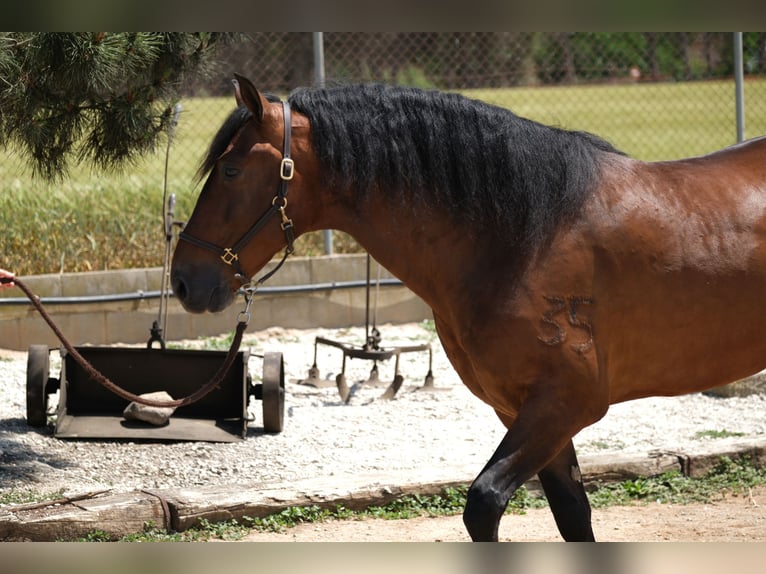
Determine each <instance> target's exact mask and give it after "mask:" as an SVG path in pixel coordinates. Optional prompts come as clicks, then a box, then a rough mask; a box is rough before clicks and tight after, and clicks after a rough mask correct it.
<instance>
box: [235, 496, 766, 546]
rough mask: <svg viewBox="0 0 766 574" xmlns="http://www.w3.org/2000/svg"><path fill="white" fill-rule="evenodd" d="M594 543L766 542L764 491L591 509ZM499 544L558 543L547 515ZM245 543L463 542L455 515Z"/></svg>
mask: <svg viewBox="0 0 766 574" xmlns="http://www.w3.org/2000/svg"><path fill="white" fill-rule="evenodd" d="M593 530H594V532H595V534H596V538H597V539H598V540H601V541H611V542H622V541H624V542H662V541H673V542H682V541H688V542H735V541H736V542H746V541H759V542H762V541H764V540H766V487H757V488H754V489H753V490H752V492H750V493H748V494H745V495H739V496H736V495H726V496H724V497H723V498H722V499H721V500H718V501H715V502H712V503H710V504H689V505H670V504H656V503H650V504H645V505H636V506H629V507H628V506H622V507H611V508H603V509H596V510H594V511H593ZM500 539H501V540H504V541H509V540H512V541H516V542H544V541H560V540H561V537H560V536H559V534H558V531H557V530H556V525H555V523H554V521H553V517H552V515H551V513H550V510H548V509H547V508H543V509H535V510H530V511H528V512H527V513H526V514H524V515H511V516H506V517H504V519H503V521H502V523H501V525H500ZM245 541H249V542H277V541H284V542H292V541H295V542H331V541H332V542H435V541H441V542H459V541H468V535H467V534H466V531H465V528H464V527H463V523H462V519H461V517H460V516H450V517H442V518H414V519H410V520H344V521H329V522H323V523H318V524H304V525H300V526H297V527H295V528H291V529H289V530H287V531H286V532H284V533H253V534H251V535H249V536H248V537H246V538H245Z"/></svg>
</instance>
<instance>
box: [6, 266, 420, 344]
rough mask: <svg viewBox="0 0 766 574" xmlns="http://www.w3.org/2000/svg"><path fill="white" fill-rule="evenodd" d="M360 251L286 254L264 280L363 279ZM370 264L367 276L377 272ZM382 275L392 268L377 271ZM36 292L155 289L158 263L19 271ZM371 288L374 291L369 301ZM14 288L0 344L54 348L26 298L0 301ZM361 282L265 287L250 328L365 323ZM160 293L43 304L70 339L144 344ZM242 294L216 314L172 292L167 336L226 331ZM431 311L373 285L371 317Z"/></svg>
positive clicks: (16, 293) (407, 295) (410, 317)
mask: <svg viewBox="0 0 766 574" xmlns="http://www.w3.org/2000/svg"><path fill="white" fill-rule="evenodd" d="M366 261H367V259H366V255H363V254H362V255H332V256H324V257H291V258H289V259H288V260H287V261H286V262H285V265H284V266H283V267H282V269H280V270H279V271H278V272H277V274H276V275H274V277H272V278H271V279H270V280H269V281H268V283H267V286H268V287H273V286H284V285H308V284H317V283H330V282H344V281H355V280H357V281H364V280H365V278H366ZM376 266H377V264H376V263H375V262H373V264H372V278H373V280H374V279H375V278H376V277H377V267H376ZM380 276H381V278H390V277H391V275H390V274H389V273H388V272H387V271H385V270H382V271H381V275H380ZM23 279H24V281H25V283H26V284H27V285H28V286H29V287H30V288H31V289H32V291H33V292H35V293H36V294H37V295H38V296H40V297H43V298H45V297H72V296H96V295H106V294H120V293H137V292H150V291H158V290H159V289H160V286H161V281H162V269H161V268H152V269H128V270H120V271H98V272H92V273H65V274H60V275H36V276H32V277H23ZM374 295H375V290H374V289H373V292H372V297H373V299H372V301H373V303H374ZM23 297H24V293H23V292H22V291H21V290H19V289H6V290H4V291H2V292H1V294H0V348H4V349H15V350H20V351H23V350H27V349H28V348H29V345H32V344H46V345H49V346H51V347H59V346H60V343H59V341H58V340H57V339H56V337H55V335H54V334H53V332H52V331H51V329H50V328H49V327H48V325H47V324H46V323H45V322H44V321H43V319H42V318H41V317H40V315H39V314H38V312H37V311H36V310H35V309H34V307H32V305H31V304H24V305H17V304H8V303H5V304H4V303H3V300H4V299H9V298H13V299H19V298H23ZM365 301H366V296H365V289H364V288H363V287H360V288H351V289H335V290H330V291H320V292H313V293H289V294H269V293H264V292H259V293H258V294H256V296H255V300H254V302H253V305H252V307H251V320H250V325H249V327H248V331H258V330H262V329H265V328H268V327H273V326H282V327H291V328H312V327H343V326H357V325H364V321H365ZM159 304H160V300H159V299H142V300H137V301H121V302H108V303H78V304H70V303H67V304H46V305H45V308H46V309H47V311H48V313H49V314H50V315H51V316H52V318H53V320H54V321H55V322H56V324H57V325H58V326H59V328H60V329H61V331H62V332H63V333H64V335H65V336H66V337H67V338H68V339H69V340H70V341H71V342H72V343H73V344H74V345H83V344H92V345H111V344H115V343H126V344H133V343H146V342H147V341H148V339H149V336H150V332H149V329H150V328H151V326H152V323H153V321H155V320H156V319H157V314H158V310H159ZM243 305H244V304H243V303H242V300H241V298H240V300H239V301H237V302H235V303H234V304H233V305H232V306H231V307H230V308H229V309H227V310H225V311H223V312H221V313H216V314H211V313H205V314H202V315H195V314H191V313H187V312H186V311H184V310H183V308H182V307H181V305H180V304H179V303H178V302H177V301H176V299H175V298H171V299H170V300H169V305H168V311H169V312H168V321H167V325H166V330H165V334H164V335H165V339H166V340H167V341H174V340H180V339H195V338H197V337H203V336H211V335H219V334H222V333H228V332H230V331H232V330H233V329H234V328H235V326H236V322H237V316H238V314H239V312H240V311H241V310H242V309H243ZM430 318H431V310H430V309H429V308H428V306H427V305H426V304H425V303H424V302H423V301H422V300H421V299H420V298H419V297H417V296H415V295H414V294H413V293H412V292H411V291H410V290H409V289H407V288H405V287H402V286H381V287H380V289H379V291H378V304H377V323H378V324H379V325H380V324H384V323H405V322H410V321H420V320H423V319H430Z"/></svg>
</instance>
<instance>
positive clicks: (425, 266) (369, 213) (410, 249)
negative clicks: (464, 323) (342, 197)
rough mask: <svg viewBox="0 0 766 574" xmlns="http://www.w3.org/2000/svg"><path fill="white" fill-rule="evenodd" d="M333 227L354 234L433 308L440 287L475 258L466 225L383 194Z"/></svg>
mask: <svg viewBox="0 0 766 574" xmlns="http://www.w3.org/2000/svg"><path fill="white" fill-rule="evenodd" d="M335 228H337V229H340V230H341V231H344V232H346V233H348V234H350V235H351V236H353V237H354V238H355V239H356V240H357V241H358V242H359V244H360V245H361V246H362V247H364V249H365V250H366V251H367V252H368V253H369V254H370V255H371V256H372V257H373V258H374V259H375V260H376V261H377V262H378V263H379V264H380V265H382V266H383V267H385V268H386V269H387V270H388V271H389V272H391V273H392V274H393V275H395V276H396V277H398V278H399V279H401V280H402V282H404V283H405V285H407V287H409V288H410V290H412V291H413V292H414V293H415V294H417V295H418V296H420V297H421V298H422V299H423V300H424V301H425V302H426V303H427V304H428V305H429V306H431V307H432V308H433V309H434V310H437V308H438V307H439V305H440V302H441V301H443V300H449V299H450V297H447V296H445V291H450V290H454V289H460V288H461V285H462V284H463V283H465V282H466V281H468V279H467V277H469V276H470V273H471V268H472V266H473V265H475V264H476V261H477V247H476V246H475V245H474V244H473V243H472V242H471V240H470V239H469V238H468V234H467V233H466V230H464V229H459V227H456V226H455V224H454V222H450V221H449V220H448V218H447V217H445V216H439V215H435V214H431V215H424V214H423V213H419V212H416V211H414V210H413V209H412V208H411V207H409V206H406V205H405V206H398V205H395V202H392V201H390V199H389V200H386V199H383V201H376V200H372V202H371V203H370V205H368V206H366V207H363V208H361V209H358V208H357V209H355V210H354V212H353V214H351V213H349V215H348V217H346V218H345V219H344V221H343V222H342V223H339V224H337V225H336V226H335Z"/></svg>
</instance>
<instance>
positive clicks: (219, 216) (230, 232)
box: [171, 76, 300, 312]
mask: <svg viewBox="0 0 766 574" xmlns="http://www.w3.org/2000/svg"><path fill="white" fill-rule="evenodd" d="M234 83H235V91H236V98H237V104H238V108H237V109H236V110H235V111H234V112H233V113H232V114H231V116H230V117H229V119H228V120H227V121H226V123H225V124H224V126H223V127H222V128H221V129H220V131H219V132H218V135H217V136H216V138H215V139H214V141H213V143H212V144H211V146H210V150H209V152H208V155H207V157H206V159H205V161H204V162H203V165H202V167H201V168H200V173H201V174H203V175H204V174H205V173H207V174H208V176H207V179H206V181H205V183H204V185H203V187H202V191H201V192H200V196H199V199H198V200H197V205H196V206H195V208H194V211H193V213H192V215H191V218H190V219H189V222H188V223H187V225H186V227H185V229H184V231H183V232H182V233H181V235H180V241H179V242H178V245H177V246H176V249H175V253H174V255H173V265H172V270H171V282H172V285H173V291H174V292H175V294H176V296H177V297H178V299H179V300H180V301H181V304H182V305H183V306H184V308H185V309H186V310H188V311H192V312H203V311H221V310H223V309H224V308H226V307H227V306H228V305H229V304H231V302H232V300H233V298H234V294H235V293H236V292H237V290H238V289H239V288H240V287H241V286H242V285H243V284H244V283H246V282H248V280H249V278H250V277H251V276H252V275H254V274H255V273H256V272H257V271H258V270H259V269H261V268H262V267H263V266H264V265H265V264H266V263H267V262H268V261H269V260H270V259H271V258H272V257H273V255H274V254H275V253H277V252H278V251H279V250H280V249H281V248H282V247H285V246H286V245H287V249H288V251H291V250H292V239H293V233H294V228H293V223H292V219H291V217H294V216H295V215H297V210H296V209H294V208H293V206H292V205H291V206H290V207H287V193H288V189H289V191H290V200H291V202H292V200H293V199H294V198H297V194H296V193H295V191H296V189H297V188H298V187H299V180H300V175H299V174H298V171H297V170H295V169H294V167H293V163H292V159H290V133H291V126H290V109H289V106H287V105H286V104H281V103H278V102H271V101H269V100H267V99H266V98H265V97H264V96H263V95H262V94H261V93H260V92H258V90H256V89H255V87H254V86H253V85H252V83H251V82H250V81H249V80H247V79H246V78H243V77H241V76H236V81H235V82H234ZM285 119H286V120H287V121H285ZM293 177H294V179H293ZM288 214H289V216H288ZM286 253H287V251H286Z"/></svg>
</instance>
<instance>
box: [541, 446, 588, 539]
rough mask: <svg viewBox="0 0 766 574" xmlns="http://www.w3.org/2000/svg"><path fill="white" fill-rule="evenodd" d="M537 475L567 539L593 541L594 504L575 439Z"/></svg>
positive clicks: (557, 523)
mask: <svg viewBox="0 0 766 574" xmlns="http://www.w3.org/2000/svg"><path fill="white" fill-rule="evenodd" d="M537 476H538V477H539V479H540V483H541V484H542V486H543V491H545V497H546V498H547V499H548V503H549V504H550V505H551V512H553V517H554V518H555V519H556V525H557V526H558V528H559V532H560V533H561V536H562V537H563V538H564V540H566V541H567V542H593V541H594V540H595V538H594V537H593V529H592V527H591V519H590V503H589V502H588V495H587V494H586V493H585V487H584V486H583V483H582V475H581V474H580V467H579V465H578V464H577V455H576V454H575V449H574V445H573V444H572V441H571V440H570V441H569V442H568V443H567V445H566V446H565V447H564V448H563V449H561V452H559V454H558V455H556V458H554V459H553V460H552V461H551V462H550V463H548V465H547V466H546V467H545V468H543V469H542V470H541V471H540V472H538V473H537Z"/></svg>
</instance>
